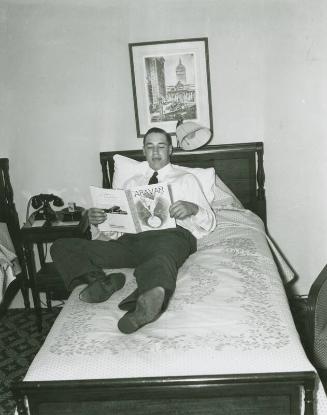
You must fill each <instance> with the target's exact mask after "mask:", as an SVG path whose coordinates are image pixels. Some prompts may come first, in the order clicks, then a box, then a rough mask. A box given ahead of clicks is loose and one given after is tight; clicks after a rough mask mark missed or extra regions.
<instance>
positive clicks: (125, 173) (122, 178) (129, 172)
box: [112, 154, 148, 189]
mask: <svg viewBox="0 0 327 415" xmlns="http://www.w3.org/2000/svg"><path fill="white" fill-rule="evenodd" d="M113 159H114V161H115V171H114V177H113V180H112V188H113V189H123V188H124V184H125V183H126V182H127V180H129V179H130V178H131V177H133V176H136V175H138V174H143V173H144V172H145V170H146V169H147V167H148V163H147V162H146V161H137V160H134V159H131V158H129V157H125V156H121V155H120V154H115V155H114V157H113Z"/></svg>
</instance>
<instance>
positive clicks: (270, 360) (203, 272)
mask: <svg viewBox="0 0 327 415" xmlns="http://www.w3.org/2000/svg"><path fill="white" fill-rule="evenodd" d="M215 213H216V217H217V228H216V229H215V231H214V232H212V233H211V234H210V235H209V236H208V237H206V238H203V239H201V240H199V241H198V251H197V252H196V253H195V254H193V255H191V256H190V257H189V258H188V260H187V261H186V262H185V263H184V265H183V266H182V267H181V269H180V271H179V275H178V280H177V288H176V291H175V294H174V296H173V297H172V299H171V301H170V303H169V306H168V309H167V311H166V312H165V313H164V314H163V315H162V316H161V317H160V318H159V319H158V320H157V321H155V322H153V323H151V324H148V325H146V326H144V327H143V328H141V329H140V330H138V331H137V332H136V333H133V334H131V335H125V334H122V333H121V332H120V331H119V330H118V328H117V322H118V320H119V319H120V317H121V316H122V315H123V314H124V312H123V311H121V310H119V309H118V303H119V302H120V301H121V300H122V299H123V298H125V297H126V296H127V295H128V294H130V293H131V292H132V291H133V290H134V289H135V281H134V277H133V275H132V270H130V269H125V270H124V272H125V273H126V276H127V281H126V284H125V286H124V288H123V289H122V290H120V291H119V292H117V293H115V294H114V295H113V296H112V297H111V298H110V299H109V300H108V301H106V302H104V303H101V304H87V303H83V302H81V301H80V300H79V299H78V294H79V292H80V290H81V289H82V288H83V286H80V287H77V288H76V289H75V290H74V291H73V293H72V294H71V296H70V298H69V300H68V302H67V303H66V305H65V306H64V308H63V310H62V311H61V313H60V315H59V316H58V318H57V320H56V322H55V324H54V326H53V327H52V329H51V332H50V334H49V335H48V337H47V339H46V341H45V343H44V345H43V347H42V348H41V350H40V351H39V353H38V354H37V356H36V358H35V359H34V361H33V363H32V365H31V367H30V369H29V370H28V373H27V375H26V377H25V380H27V381H32V380H37V381H42V380H69V379H101V378H132V377H154V376H188V375H190V376H195V375H217V374H236V373H238V374H241V373H265V372H288V371H290V372H293V371H312V370H314V369H313V367H312V366H311V364H310V362H309V361H308V359H307V357H306V355H305V352H304V350H303V348H302V345H301V343H300V339H299V336H298V333H297V331H296V328H295V325H294V322H293V319H292V316H291V313H290V309H289V306H288V303H287V298H286V295H285V292H284V287H283V283H282V281H281V279H280V277H279V275H278V271H277V268H276V265H275V263H274V261H273V258H272V255H271V252H270V249H269V246H268V244H267V239H266V235H265V232H264V226H263V224H262V222H261V220H260V219H259V218H258V217H257V216H256V215H254V214H253V213H251V212H250V211H247V210H244V209H239V208H232V207H231V208H229V209H228V208H224V209H216V210H215ZM317 393H318V395H319V399H318V402H319V406H320V408H322V409H319V412H318V413H319V414H324V413H327V403H326V397H325V395H324V393H323V390H322V387H321V385H320V383H319V382H318V388H317Z"/></svg>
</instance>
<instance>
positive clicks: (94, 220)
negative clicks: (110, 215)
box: [87, 208, 107, 226]
mask: <svg viewBox="0 0 327 415" xmlns="http://www.w3.org/2000/svg"><path fill="white" fill-rule="evenodd" d="M87 216H88V218H89V223H90V224H91V225H95V226H97V225H99V223H102V222H104V221H105V220H106V219H107V215H106V213H105V211H104V210H103V209H99V208H91V209H89V210H88V212H87Z"/></svg>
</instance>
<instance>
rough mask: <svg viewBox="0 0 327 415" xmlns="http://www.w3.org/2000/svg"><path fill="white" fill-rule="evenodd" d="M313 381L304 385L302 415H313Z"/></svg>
mask: <svg viewBox="0 0 327 415" xmlns="http://www.w3.org/2000/svg"><path fill="white" fill-rule="evenodd" d="M314 387H315V385H314V381H311V382H307V383H305V385H304V415H314V409H313V391H314Z"/></svg>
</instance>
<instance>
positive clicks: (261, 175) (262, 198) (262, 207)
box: [256, 142, 267, 227]
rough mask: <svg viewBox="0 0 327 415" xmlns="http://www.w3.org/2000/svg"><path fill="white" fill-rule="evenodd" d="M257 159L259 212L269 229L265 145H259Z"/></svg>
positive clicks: (259, 143)
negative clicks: (264, 159)
mask: <svg viewBox="0 0 327 415" xmlns="http://www.w3.org/2000/svg"><path fill="white" fill-rule="evenodd" d="M256 152H257V157H258V168H257V183H258V189H257V203H258V212H260V215H259V216H260V217H261V219H262V220H263V222H264V224H265V226H266V227H267V213H266V191H265V171H264V168H263V143H261V142H258V143H257V149H256Z"/></svg>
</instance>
